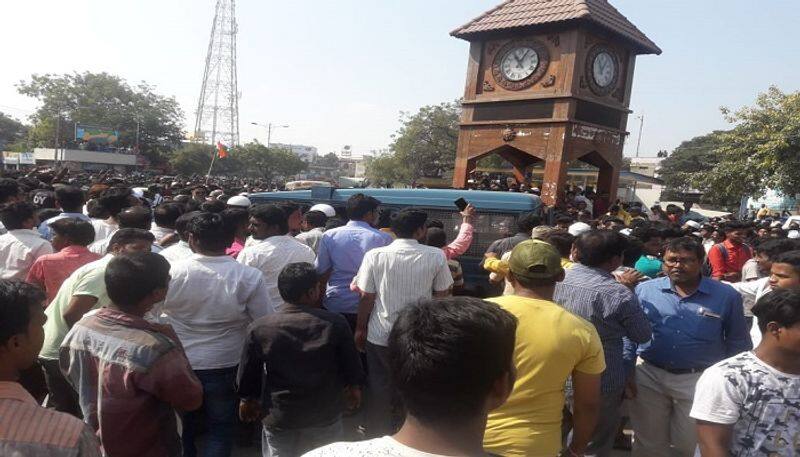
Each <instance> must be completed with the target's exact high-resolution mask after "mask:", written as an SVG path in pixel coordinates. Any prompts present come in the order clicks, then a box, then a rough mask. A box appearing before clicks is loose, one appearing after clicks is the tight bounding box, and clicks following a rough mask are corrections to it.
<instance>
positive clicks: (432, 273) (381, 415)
mask: <svg viewBox="0 0 800 457" xmlns="http://www.w3.org/2000/svg"><path fill="white" fill-rule="evenodd" d="M427 219H428V215H427V214H426V213H425V212H424V211H419V210H415V209H405V210H403V211H400V212H399V213H398V214H397V215H396V216H395V218H394V219H393V220H392V231H393V232H394V233H395V235H397V239H396V240H394V241H393V242H392V244H390V245H389V246H384V247H381V248H376V249H373V250H371V251H368V252H367V253H366V254H365V255H364V260H363V262H362V263H361V268H360V269H359V270H358V273H357V274H356V277H355V278H354V279H353V283H354V284H355V286H357V287H358V289H359V290H360V291H361V294H362V297H361V300H360V302H359V304H358V317H357V320H356V331H355V340H356V347H357V348H358V349H359V350H361V351H364V350H366V353H367V365H368V366H369V373H368V380H367V385H368V386H369V390H368V392H369V398H368V403H367V405H368V406H367V412H366V414H367V424H368V429H367V436H370V437H376V436H382V435H385V434H386V433H389V432H390V431H391V430H392V414H391V409H392V408H391V405H392V393H391V391H390V388H389V377H388V356H387V350H386V345H387V343H388V339H389V332H390V331H391V330H392V326H393V325H394V321H395V319H396V318H397V313H398V312H400V311H401V310H402V309H403V308H405V307H407V306H409V305H410V304H413V303H416V302H417V301H419V300H421V299H429V298H431V297H432V296H434V297H446V296H448V295H449V294H450V288H451V287H452V285H453V277H452V275H451V274H450V268H449V267H448V266H447V259H446V258H445V255H444V252H443V251H442V250H441V249H439V248H435V247H432V246H426V245H424V244H421V243H420V240H424V239H425V234H426V229H425V221H426V220H427Z"/></svg>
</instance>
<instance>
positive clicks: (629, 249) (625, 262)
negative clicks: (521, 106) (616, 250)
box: [622, 237, 644, 268]
mask: <svg viewBox="0 0 800 457" xmlns="http://www.w3.org/2000/svg"><path fill="white" fill-rule="evenodd" d="M626 240H627V246H626V247H625V250H624V251H622V266H623V267H629V268H635V267H636V262H637V261H638V260H639V258H640V257H641V256H642V254H644V243H642V242H641V241H640V240H639V239H638V238H634V237H627V238H626Z"/></svg>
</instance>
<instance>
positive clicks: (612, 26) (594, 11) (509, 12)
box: [450, 0, 661, 54]
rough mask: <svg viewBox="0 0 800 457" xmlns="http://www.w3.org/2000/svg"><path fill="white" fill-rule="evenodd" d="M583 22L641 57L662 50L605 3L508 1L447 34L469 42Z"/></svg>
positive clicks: (604, 0) (592, 0) (599, 0)
mask: <svg viewBox="0 0 800 457" xmlns="http://www.w3.org/2000/svg"><path fill="white" fill-rule="evenodd" d="M572 21H576V22H577V21H585V22H589V23H592V24H596V25H598V26H600V27H602V28H604V29H606V30H609V31H611V32H613V33H615V34H617V35H620V36H622V37H623V38H625V39H627V40H628V41H630V42H632V43H633V44H634V45H635V46H636V48H637V49H638V50H639V51H640V52H641V53H643V54H661V49H660V48H659V47H658V46H657V45H656V44H655V43H654V42H653V41H651V40H650V39H649V38H647V36H646V35H645V34H644V33H642V31H641V30H639V29H638V28H636V26H635V25H633V24H632V23H631V22H630V21H629V20H628V19H627V18H626V17H625V16H623V15H622V13H620V12H619V11H617V9H616V8H614V7H613V6H611V4H610V3H608V1H607V0H507V1H505V2H503V3H501V4H500V5H498V6H496V7H494V8H492V9H491V10H489V11H487V12H485V13H483V14H481V15H480V16H478V17H477V18H475V19H473V20H472V21H470V22H469V23H467V24H465V25H463V26H461V27H459V28H457V29H456V30H454V31H452V32H451V33H450V34H451V35H453V36H455V37H458V38H463V39H465V40H470V39H471V38H473V37H475V36H477V35H481V34H484V33H487V32H496V31H505V30H512V29H519V28H533V27H537V26H542V25H546V24H556V23H565V22H572Z"/></svg>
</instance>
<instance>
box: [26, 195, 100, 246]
mask: <svg viewBox="0 0 800 457" xmlns="http://www.w3.org/2000/svg"><path fill="white" fill-rule="evenodd" d="M55 194H56V206H58V207H59V208H61V214H59V215H58V216H55V217H51V218H50V219H47V220H45V221H44V222H42V223H41V224H39V233H40V234H41V235H42V238H44V239H46V240H48V241H52V239H53V233H52V231H51V230H50V224H52V223H53V222H55V221H59V220H61V219H77V220H81V221H86V222H89V221H91V219H89V216H87V215H85V214H83V204H84V203H86V199H85V198H84V196H83V191H82V190H80V189H79V188H77V187H75V186H61V187H59V188H58V189H56V191H55ZM92 234H94V230H92Z"/></svg>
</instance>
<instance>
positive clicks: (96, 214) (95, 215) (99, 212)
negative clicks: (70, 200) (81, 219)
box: [86, 198, 108, 219]
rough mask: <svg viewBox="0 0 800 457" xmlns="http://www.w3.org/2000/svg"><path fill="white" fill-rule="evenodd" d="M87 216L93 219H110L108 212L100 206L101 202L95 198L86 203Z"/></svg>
mask: <svg viewBox="0 0 800 457" xmlns="http://www.w3.org/2000/svg"><path fill="white" fill-rule="evenodd" d="M86 215H87V216H89V217H90V218H92V219H106V218H108V211H106V209H105V208H103V205H102V204H100V200H99V199H97V198H93V199H91V200H89V201H88V202H86Z"/></svg>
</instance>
